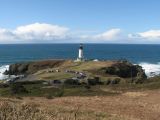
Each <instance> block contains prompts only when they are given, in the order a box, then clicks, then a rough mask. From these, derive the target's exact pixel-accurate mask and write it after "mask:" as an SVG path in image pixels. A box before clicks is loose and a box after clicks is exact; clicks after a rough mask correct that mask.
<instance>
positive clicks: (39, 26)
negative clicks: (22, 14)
mask: <svg viewBox="0 0 160 120" xmlns="http://www.w3.org/2000/svg"><path fill="white" fill-rule="evenodd" d="M68 31H69V29H68V28H67V27H61V26H58V25H51V24H45V23H34V24H30V25H25V26H20V27H17V28H16V29H14V30H7V29H0V41H4V40H5V41H6V42H7V41H9V42H20V41H21V42H24V43H25V42H26V43H27V42H38V41H43V42H46V41H52V40H53V41H54V40H61V39H65V38H67V35H68Z"/></svg>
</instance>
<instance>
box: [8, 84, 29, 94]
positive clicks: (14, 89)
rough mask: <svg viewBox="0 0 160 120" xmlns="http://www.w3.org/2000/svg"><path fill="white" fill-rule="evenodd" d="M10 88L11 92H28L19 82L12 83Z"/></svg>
mask: <svg viewBox="0 0 160 120" xmlns="http://www.w3.org/2000/svg"><path fill="white" fill-rule="evenodd" d="M10 90H11V93H12V94H20V93H28V91H27V89H26V88H25V87H24V86H23V85H22V84H21V83H12V84H11V85H10Z"/></svg>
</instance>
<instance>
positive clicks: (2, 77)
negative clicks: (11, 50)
mask: <svg viewBox="0 0 160 120" xmlns="http://www.w3.org/2000/svg"><path fill="white" fill-rule="evenodd" d="M6 70H9V65H3V66H1V67H0V80H5V79H7V78H8V77H9V76H8V75H4V74H3V73H4V72H5V71H6Z"/></svg>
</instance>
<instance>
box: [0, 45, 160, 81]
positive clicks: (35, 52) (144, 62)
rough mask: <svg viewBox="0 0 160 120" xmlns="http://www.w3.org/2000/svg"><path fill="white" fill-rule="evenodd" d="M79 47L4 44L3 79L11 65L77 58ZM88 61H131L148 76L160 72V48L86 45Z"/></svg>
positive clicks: (1, 50) (0, 60) (0, 58)
mask: <svg viewBox="0 0 160 120" xmlns="http://www.w3.org/2000/svg"><path fill="white" fill-rule="evenodd" d="M78 48H79V44H14V45H13V44H12V45H0V65H1V67H0V73H1V74H0V79H1V78H2V77H4V76H3V75H2V73H3V71H5V70H6V69H8V66H9V64H12V63H18V62H25V61H32V60H43V59H76V58H77V54H78ZM84 56H85V58H86V59H98V60H119V59H127V60H129V61H131V62H132V63H134V64H139V65H141V66H142V67H143V68H144V69H145V72H146V74H147V75H148V76H150V72H154V74H159V73H160V45H147V44H146V45H136V44H84Z"/></svg>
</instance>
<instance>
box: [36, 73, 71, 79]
mask: <svg viewBox="0 0 160 120" xmlns="http://www.w3.org/2000/svg"><path fill="white" fill-rule="evenodd" d="M38 77H39V78H40V79H42V80H64V79H68V78H72V77H74V75H73V74H70V73H65V72H55V73H46V74H43V75H39V76H38Z"/></svg>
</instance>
